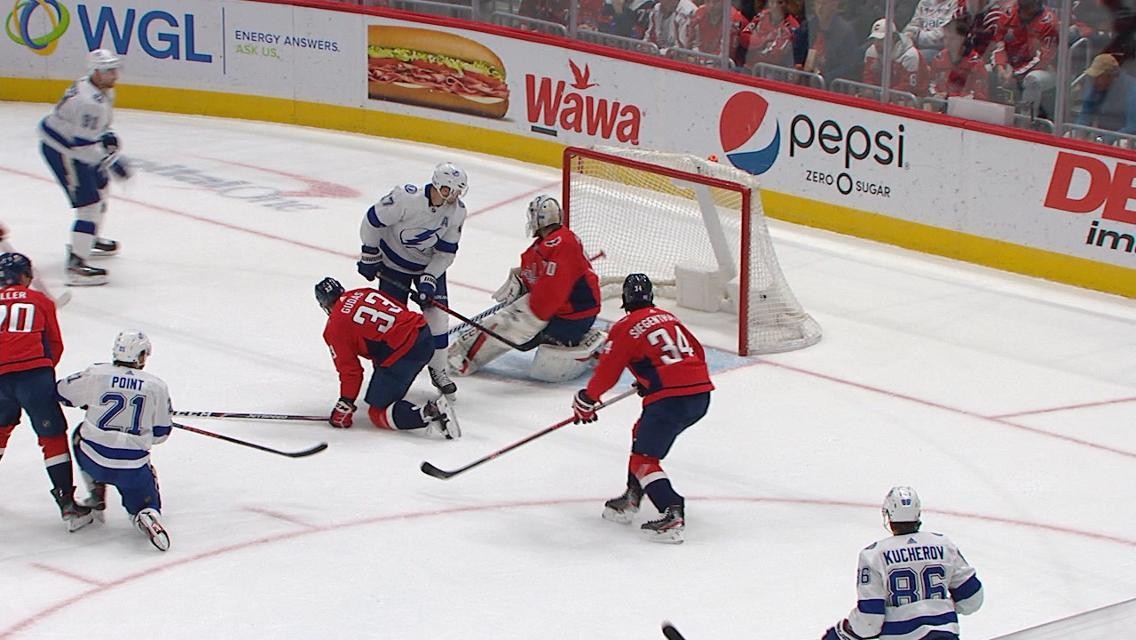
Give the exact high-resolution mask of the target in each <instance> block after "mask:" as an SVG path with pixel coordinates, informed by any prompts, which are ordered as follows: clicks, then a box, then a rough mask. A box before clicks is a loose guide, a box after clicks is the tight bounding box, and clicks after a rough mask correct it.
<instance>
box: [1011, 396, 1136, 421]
mask: <svg viewBox="0 0 1136 640" xmlns="http://www.w3.org/2000/svg"><path fill="white" fill-rule="evenodd" d="M1126 402H1136V396H1132V397H1131V398H1116V399H1115V400H1101V401H1099V402H1082V403H1081V404H1070V405H1065V406H1064V407H1050V408H1049V409H1037V410H1036V411H1019V412H1017V413H1003V414H1002V415H997V416H990V417H991V418H1017V417H1019V416H1036V415H1040V414H1043V413H1056V412H1058V411H1072V410H1073V409H1086V408H1088V407H1104V406H1107V405H1110V404H1124V403H1126Z"/></svg>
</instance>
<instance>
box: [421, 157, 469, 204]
mask: <svg viewBox="0 0 1136 640" xmlns="http://www.w3.org/2000/svg"><path fill="white" fill-rule="evenodd" d="M430 185H431V186H433V187H434V189H435V190H436V191H437V192H438V194H439V195H441V196H442V200H443V201H444V202H446V203H451V202H457V200H458V198H460V197H462V196H464V195H465V193H466V191H469V181H468V180H467V179H466V177H465V171H462V170H461V169H459V168H457V167H456V166H454V165H453V164H451V163H449V162H443V163H442V164H440V165H438V166H436V167H434V177H433V179H431V180H430Z"/></svg>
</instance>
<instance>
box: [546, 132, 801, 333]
mask: <svg viewBox="0 0 1136 640" xmlns="http://www.w3.org/2000/svg"><path fill="white" fill-rule="evenodd" d="M563 170H564V184H563V189H564V192H563V204H564V213H565V218H566V221H567V224H568V226H569V227H570V228H571V229H572V230H573V231H574V232H575V233H576V234H577V235H579V236H580V239H581V240H582V241H583V244H584V247H585V250H586V251H587V252H588V253H589V255H598V256H600V257H599V259H595V260H593V262H592V265H593V267H594V268H595V270H596V273H597V275H599V277H600V284H601V286H602V287H603V294H604V297H605V298H606V297H610V296H617V295H619V294H620V292H621V288H622V283H623V278H624V277H625V276H626V275H627V274H629V273H645V274H647V275H648V276H649V277H650V278H651V280H652V282H654V283H655V285H656V287H655V291H656V294H658V295H662V296H666V297H671V298H675V299H676V301H677V303H678V304H679V305H680V306H684V307H689V308H694V309H700V310H702V311H711V312H718V311H721V312H729V313H735V314H737V318H738V319H737V325H738V353H739V354H740V355H751V354H762V353H779V352H782V351H792V350H794V349H801V348H803V347H807V346H809V345H812V344H815V343H816V342H817V341H818V340H820V337H821V330H820V325H818V324H817V323H816V321H815V320H813V318H812V317H811V316H809V314H807V313H805V311H804V310H803V309H802V308H801V305H800V304H799V303H798V302H797V299H796V297H794V295H793V292H792V291H791V290H790V289H789V284H788V283H787V282H786V281H785V276H784V275H783V274H782V273H781V267H780V266H779V265H778V263H777V255H776V254H775V253H774V251H773V243H772V241H771V240H770V237H769V229H768V228H767V227H766V224H765V216H764V215H763V213H762V210H761V200H760V198H759V194H758V183H757V178H756V177H755V176H753V175H750V174H748V173H745V172H743V171H740V170H738V169H735V168H733V167H728V166H725V165H722V164H718V163H716V162H711V161H708V160H703V159H702V158H699V157H697V156H691V155H684V154H669V153H662V152H657V151H643V150H637V149H623V148H593V149H585V148H580V147H569V148H567V149H565V151H564V164H563Z"/></svg>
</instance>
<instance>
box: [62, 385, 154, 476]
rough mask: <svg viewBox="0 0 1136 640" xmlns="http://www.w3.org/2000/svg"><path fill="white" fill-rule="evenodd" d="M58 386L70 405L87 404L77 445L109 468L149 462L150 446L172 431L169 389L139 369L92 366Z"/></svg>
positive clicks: (81, 405) (129, 466)
mask: <svg viewBox="0 0 1136 640" xmlns="http://www.w3.org/2000/svg"><path fill="white" fill-rule="evenodd" d="M56 390H57V391H58V392H59V396H60V397H61V398H63V400H64V401H65V402H66V403H67V404H69V405H71V406H73V407H86V409H87V415H86V416H85V417H84V419H83V423H82V424H81V425H80V426H79V442H78V445H77V446H78V448H79V449H81V450H82V452H83V453H84V454H86V455H87V457H89V458H90V459H91V460H93V461H94V462H95V463H96V464H98V465H99V466H102V467H106V468H108V469H134V468H137V467H141V466H144V465H146V464H149V462H150V447H151V446H152V445H155V444H160V443H162V442H164V441H165V440H166V438H167V437H169V435H170V429H171V424H172V423H173V418H172V416H171V412H170V392H169V389H168V388H167V387H166V383H165V382H163V381H162V380H161V379H159V378H158V377H157V376H154V375H151V374H149V373H146V372H145V371H142V370H140V369H131V368H130V367H122V366H116V365H114V364H105V363H104V364H96V365H92V366H90V367H87V369H86V370H85V371H83V372H81V373H76V374H74V375H70V376H68V377H66V378H64V379H63V380H60V381H59V383H58V384H57V385H56Z"/></svg>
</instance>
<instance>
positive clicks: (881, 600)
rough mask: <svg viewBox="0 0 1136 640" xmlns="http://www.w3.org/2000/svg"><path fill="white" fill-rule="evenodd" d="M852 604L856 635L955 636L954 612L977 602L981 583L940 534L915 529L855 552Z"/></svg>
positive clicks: (900, 638)
mask: <svg viewBox="0 0 1136 640" xmlns="http://www.w3.org/2000/svg"><path fill="white" fill-rule="evenodd" d="M856 582H857V585H856V593H857V600H858V601H857V603H856V608H855V609H853V610H852V612H851V613H850V614H848V622H849V623H850V624H851V626H852V631H853V632H855V633H856V635H858V636H860V637H862V638H871V637H875V636H876V635H879V637H880V638H887V639H889V640H919V639H920V638H923V637H924V636H925V635H927V634H928V633H930V632H931V631H936V630H938V631H945V632H948V633H954V634H958V632H959V626H958V615H957V614H959V613H962V614H969V613H973V612H975V611H977V610H978V608H979V607H980V606H982V583H981V582H979V581H978V576H977V575H976V574H975V571H974V568H973V567H971V566H970V564H968V563H967V561H966V558H963V557H962V554H961V553H959V550H958V547H956V546H955V544H954V543H953V542H951V541H950V540H949V539H948V538H947V537H946V536H944V535H942V534H939V533H932V532H923V531H920V532H916V533H911V534H904V535H896V536H891V537H890V538H884V539H883V540H880V541H879V542H875V543H873V544H872V545H871V546H869V547H868V548H866V549H864V550H863V551H861V552H860V565H859V568H858V570H857V574H856Z"/></svg>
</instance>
